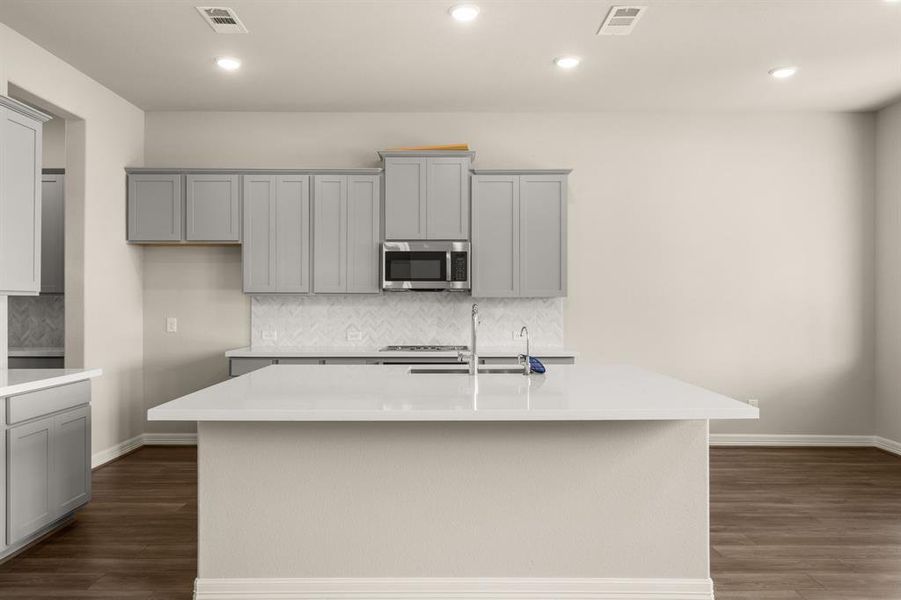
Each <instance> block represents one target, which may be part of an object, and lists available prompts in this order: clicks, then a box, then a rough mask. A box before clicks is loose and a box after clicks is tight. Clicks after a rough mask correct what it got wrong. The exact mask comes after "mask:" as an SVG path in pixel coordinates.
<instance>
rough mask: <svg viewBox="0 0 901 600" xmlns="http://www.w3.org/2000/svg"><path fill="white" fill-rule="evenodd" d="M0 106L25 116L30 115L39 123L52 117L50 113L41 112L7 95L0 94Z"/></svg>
mask: <svg viewBox="0 0 901 600" xmlns="http://www.w3.org/2000/svg"><path fill="white" fill-rule="evenodd" d="M0 106H3V107H5V108H8V109H10V110H14V111H16V112H17V113H19V114H22V115H25V116H26V117H30V118H32V119H35V120H37V121H40V122H41V123H46V122H47V121H49V120H50V119H52V118H53V116H52V115H48V114H47V113H45V112H41V111H39V110H38V109H36V108H32V107H31V106H28V105H27V104H24V103H22V102H19V101H18V100H14V99H12V98H10V97H9V96H0Z"/></svg>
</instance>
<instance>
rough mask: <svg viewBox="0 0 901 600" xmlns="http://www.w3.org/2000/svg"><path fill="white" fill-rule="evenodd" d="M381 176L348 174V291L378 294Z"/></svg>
mask: <svg viewBox="0 0 901 600" xmlns="http://www.w3.org/2000/svg"><path fill="white" fill-rule="evenodd" d="M380 196H381V178H380V177H378V176H373V175H348V176H347V292H348V293H353V294H377V293H379V291H380V278H379V244H380V239H379V223H380V221H381V202H380V201H379V200H380Z"/></svg>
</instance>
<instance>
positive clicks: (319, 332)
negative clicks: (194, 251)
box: [250, 292, 563, 348]
mask: <svg viewBox="0 0 901 600" xmlns="http://www.w3.org/2000/svg"><path fill="white" fill-rule="evenodd" d="M473 302H474V300H473V299H472V297H471V296H469V295H465V294H455V293H452V292H445V293H432V292H414V293H404V292H401V293H384V294H379V295H371V296H370V295H365V296H363V295H361V296H253V298H252V300H251V309H250V315H251V317H250V321H251V346H253V347H254V348H260V347H268V348H272V347H282V348H286V347H297V346H328V347H347V348H354V347H364V346H370V347H371V346H386V345H389V344H460V345H468V344H469V325H470V314H471V312H470V308H471V306H472V304H473ZM476 302H478V304H479V312H480V315H481V324H480V326H479V344H480V345H482V346H483V347H487V346H497V347H504V346H511V347H513V346H515V347H517V348H518V347H519V346H520V345H521V344H522V342H521V341H519V340H518V339H513V332H514V331H515V332H517V333H518V332H519V330H520V328H521V327H522V326H523V325H528V326H529V332H530V333H531V336H532V344H533V345H534V346H535V347H540V348H562V347H563V299H562V298H547V299H545V298H529V299H518V298H517V299H512V298H511V299H507V298H492V299H485V298H483V299H479V300H477V301H476ZM357 338H358V339H357Z"/></svg>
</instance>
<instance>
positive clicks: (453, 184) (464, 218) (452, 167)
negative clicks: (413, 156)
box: [426, 157, 471, 240]
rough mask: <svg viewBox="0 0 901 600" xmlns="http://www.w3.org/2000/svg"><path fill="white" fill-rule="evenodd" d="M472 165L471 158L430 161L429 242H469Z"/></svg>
mask: <svg viewBox="0 0 901 600" xmlns="http://www.w3.org/2000/svg"><path fill="white" fill-rule="evenodd" d="M470 162H471V161H470V159H469V158H455V157H446V158H430V159H428V194H427V202H426V205H427V209H426V215H427V219H428V226H427V228H426V237H427V238H428V239H430V240H468V239H469V166H470Z"/></svg>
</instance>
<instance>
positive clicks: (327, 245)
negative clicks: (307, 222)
mask: <svg viewBox="0 0 901 600" xmlns="http://www.w3.org/2000/svg"><path fill="white" fill-rule="evenodd" d="M313 291H314V292H316V293H318V294H322V293H343V292H346V291H347V176H346V175H316V176H315V184H314V189H313Z"/></svg>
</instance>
